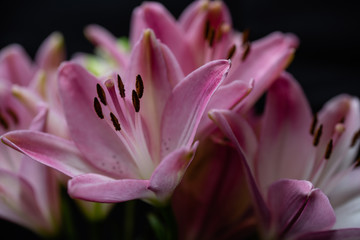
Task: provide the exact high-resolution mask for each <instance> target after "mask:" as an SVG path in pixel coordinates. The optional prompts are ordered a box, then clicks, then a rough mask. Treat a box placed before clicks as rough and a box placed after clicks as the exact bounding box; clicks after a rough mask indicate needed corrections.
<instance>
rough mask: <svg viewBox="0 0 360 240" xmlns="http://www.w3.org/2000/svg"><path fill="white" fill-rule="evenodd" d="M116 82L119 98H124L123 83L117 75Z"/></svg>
mask: <svg viewBox="0 0 360 240" xmlns="http://www.w3.org/2000/svg"><path fill="white" fill-rule="evenodd" d="M117 80H118V87H119V92H120V96H121V98H125V86H124V83H123V81H122V80H121V77H120V75H119V74H118V75H117Z"/></svg>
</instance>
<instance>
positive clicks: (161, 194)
mask: <svg viewBox="0 0 360 240" xmlns="http://www.w3.org/2000/svg"><path fill="white" fill-rule="evenodd" d="M197 146H198V142H196V143H195V144H194V145H193V146H192V147H191V149H188V148H186V147H182V148H180V149H177V150H175V151H174V152H172V153H170V154H169V155H167V156H166V157H165V158H163V160H162V161H161V162H160V164H159V165H158V166H157V168H156V169H155V171H154V172H153V174H152V176H151V178H150V184H149V189H150V190H151V191H153V192H154V193H155V194H156V196H157V197H158V199H163V200H166V199H167V198H168V197H170V196H171V194H172V192H173V191H174V189H175V188H176V186H177V185H178V184H179V183H180V181H181V179H182V177H183V176H184V173H185V171H186V169H187V168H188V166H189V165H190V163H191V161H192V160H193V158H194V155H195V151H196V149H197Z"/></svg>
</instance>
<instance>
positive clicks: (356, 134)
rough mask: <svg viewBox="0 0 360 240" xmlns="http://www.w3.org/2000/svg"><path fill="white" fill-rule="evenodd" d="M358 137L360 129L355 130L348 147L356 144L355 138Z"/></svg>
mask: <svg viewBox="0 0 360 240" xmlns="http://www.w3.org/2000/svg"><path fill="white" fill-rule="evenodd" d="M359 137H360V129H359V130H357V131H356V132H355V134H354V136H353V138H352V140H351V145H350V147H353V146H355V144H356V142H357V140H358V139H359Z"/></svg>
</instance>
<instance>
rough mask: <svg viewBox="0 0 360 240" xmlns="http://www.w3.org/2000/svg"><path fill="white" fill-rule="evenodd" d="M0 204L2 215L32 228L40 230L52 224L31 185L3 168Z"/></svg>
mask: <svg viewBox="0 0 360 240" xmlns="http://www.w3.org/2000/svg"><path fill="white" fill-rule="evenodd" d="M0 206H1V208H0V215H1V216H2V217H4V218H6V219H8V220H10V221H14V222H16V223H18V224H21V225H23V226H26V227H28V228H30V229H32V230H35V231H40V230H43V229H47V228H49V227H50V226H49V225H51V224H50V223H49V222H48V221H47V220H46V219H45V218H44V215H43V213H42V212H41V210H40V208H39V205H38V202H37V198H36V196H35V194H34V191H33V188H32V187H31V185H30V184H29V183H28V182H27V181H25V180H24V179H23V178H21V177H19V176H18V175H16V174H14V173H11V172H7V171H3V170H0ZM48 230H49V229H48Z"/></svg>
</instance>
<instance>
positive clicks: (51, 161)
mask: <svg viewBox="0 0 360 240" xmlns="http://www.w3.org/2000/svg"><path fill="white" fill-rule="evenodd" d="M1 140H2V141H3V142H4V143H5V144H6V145H8V146H10V147H12V148H14V149H15V150H18V151H20V152H22V153H24V154H25V155H27V156H29V157H30V158H32V159H34V160H36V161H38V162H41V163H43V164H45V165H47V166H50V167H52V168H55V169H57V170H59V171H60V172H62V173H64V174H66V175H68V176H70V177H74V176H77V175H79V174H83V173H87V172H98V170H95V168H94V167H92V166H90V165H89V164H87V163H86V162H85V161H84V159H82V157H81V154H80V153H79V151H78V150H77V148H76V147H75V146H74V144H73V143H72V142H70V141H68V140H65V139H63V138H59V137H56V136H54V135H50V134H46V133H42V132H37V131H30V130H18V131H12V132H9V133H7V134H4V135H3V136H2V137H1Z"/></svg>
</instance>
